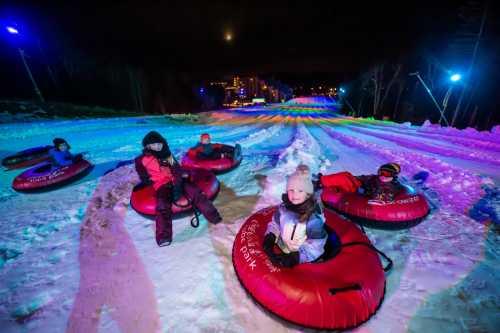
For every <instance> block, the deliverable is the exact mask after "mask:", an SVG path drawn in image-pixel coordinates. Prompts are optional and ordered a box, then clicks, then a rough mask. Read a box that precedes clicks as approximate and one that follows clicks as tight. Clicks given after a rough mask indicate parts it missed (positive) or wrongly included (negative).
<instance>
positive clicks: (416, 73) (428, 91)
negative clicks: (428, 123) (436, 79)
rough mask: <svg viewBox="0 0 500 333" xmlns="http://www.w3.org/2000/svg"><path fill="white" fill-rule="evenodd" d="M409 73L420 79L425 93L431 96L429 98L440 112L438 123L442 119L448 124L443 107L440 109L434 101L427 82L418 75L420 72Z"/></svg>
mask: <svg viewBox="0 0 500 333" xmlns="http://www.w3.org/2000/svg"><path fill="white" fill-rule="evenodd" d="M409 75H410V76H416V77H417V78H418V80H419V81H420V83H422V85H423V86H424V88H425V91H427V93H428V94H429V96H431V99H432V101H433V102H434V105H436V107H437V109H438V110H439V113H440V114H441V117H440V118H439V123H440V124H441V120H444V123H445V124H446V126H450V124H449V123H448V120H446V117H445V116H444V112H443V109H441V107H440V106H439V104H438V102H437V101H436V99H435V98H434V96H433V95H432V92H431V90H430V89H429V87H428V86H427V84H425V82H424V80H422V78H421V77H420V73H419V72H415V73H410V74H409Z"/></svg>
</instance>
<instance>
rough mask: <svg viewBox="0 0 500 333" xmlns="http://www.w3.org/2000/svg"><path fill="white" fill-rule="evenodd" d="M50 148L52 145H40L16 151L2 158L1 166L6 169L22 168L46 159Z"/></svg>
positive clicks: (48, 156) (48, 157)
mask: <svg viewBox="0 0 500 333" xmlns="http://www.w3.org/2000/svg"><path fill="white" fill-rule="evenodd" d="M52 148H53V147H52V146H40V147H35V148H30V149H26V150H23V151H20V152H17V153H15V154H14V155H10V156H7V157H5V158H4V159H2V166H4V167H6V168H8V169H22V168H27V167H29V166H32V165H35V164H38V163H42V162H45V161H48V160H49V159H50V155H49V150H50V149H52Z"/></svg>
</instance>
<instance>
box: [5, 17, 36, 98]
mask: <svg viewBox="0 0 500 333" xmlns="http://www.w3.org/2000/svg"><path fill="white" fill-rule="evenodd" d="M5 29H6V30H7V32H8V33H10V34H11V35H19V30H17V29H16V28H14V27H13V26H6V27H5ZM17 50H18V51H19V54H20V55H21V59H22V61H23V64H24V68H26V72H28V76H29V78H30V80H31V83H32V84H33V88H34V90H35V93H36V94H37V96H38V98H39V99H40V101H41V102H42V103H44V102H45V100H44V99H43V96H42V93H41V92H40V89H38V85H37V84H36V82H35V79H34V78H33V74H31V70H30V68H29V66H28V63H27V62H26V58H25V56H24V50H23V49H21V48H19V47H18V48H17Z"/></svg>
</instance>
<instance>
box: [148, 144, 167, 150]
mask: <svg viewBox="0 0 500 333" xmlns="http://www.w3.org/2000/svg"><path fill="white" fill-rule="evenodd" d="M146 148H148V149H149V150H153V151H161V150H162V148H163V143H161V142H156V143H150V144H149V145H147V146H146Z"/></svg>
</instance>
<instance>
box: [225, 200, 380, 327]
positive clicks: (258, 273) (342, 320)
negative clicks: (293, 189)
mask: <svg viewBox="0 0 500 333" xmlns="http://www.w3.org/2000/svg"><path fill="white" fill-rule="evenodd" d="M275 209H276V207H271V208H265V209H262V210H260V211H258V212H257V213H255V214H253V215H252V216H251V217H249V218H248V219H247V221H246V222H245V223H244V224H243V226H242V227H241V229H240V231H239V232H238V234H237V235H236V238H235V241H234V244H233V265H234V270H235V271H236V275H237V276H238V279H239V280H240V283H241V284H242V286H243V287H244V288H245V289H246V291H247V292H248V293H249V294H250V295H251V296H252V297H253V298H254V300H255V301H257V302H258V303H259V304H260V305H261V306H263V307H264V308H266V309H267V310H269V311H270V312H272V313H273V314H275V315H277V316H278V317H280V318H282V319H285V320H287V321H290V322H292V323H294V324H297V325H300V326H305V327H309V328H314V329H328V330H345V329H350V328H353V327H356V326H359V325H361V324H362V323H364V322H365V321H367V320H368V319H369V318H370V317H371V316H372V315H373V314H375V312H377V310H378V308H379V307H380V305H381V304H382V301H383V298H384V294H385V275H384V268H383V267H382V264H381V261H380V259H379V257H378V255H377V253H376V252H374V251H372V250H371V249H370V248H369V247H368V246H370V245H371V243H370V240H369V239H368V238H367V236H366V235H364V234H363V233H362V232H361V230H359V228H358V227H357V226H356V225H355V224H353V223H351V222H350V221H347V220H345V219H343V218H341V217H340V216H338V215H337V214H335V213H334V212H332V211H329V210H325V217H326V225H327V226H328V227H329V228H330V229H332V230H334V231H335V233H336V234H337V236H338V237H339V239H340V242H341V244H346V245H347V243H351V242H362V243H365V244H363V245H368V246H359V244H358V246H346V247H345V248H342V247H341V250H340V252H339V253H338V254H337V255H336V256H335V257H333V258H332V259H328V260H325V261H323V262H318V263H305V264H300V265H298V266H296V267H294V268H281V267H276V266H274V265H273V264H272V263H271V262H270V260H269V259H268V257H267V255H266V254H265V253H264V251H263V248H262V242H263V239H264V233H265V231H266V227H267V224H268V223H269V222H270V221H271V219H272V216H273V214H274V211H275Z"/></svg>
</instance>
